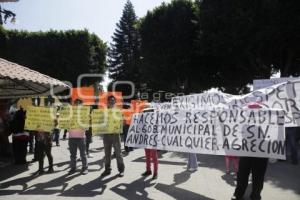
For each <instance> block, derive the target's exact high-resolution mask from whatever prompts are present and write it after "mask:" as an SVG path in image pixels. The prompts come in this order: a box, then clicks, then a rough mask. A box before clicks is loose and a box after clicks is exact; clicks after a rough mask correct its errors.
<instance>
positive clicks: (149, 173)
mask: <svg viewBox="0 0 300 200" xmlns="http://www.w3.org/2000/svg"><path fill="white" fill-rule="evenodd" d="M151 174H152V172H151V171H145V172H144V173H142V176H150V175H151Z"/></svg>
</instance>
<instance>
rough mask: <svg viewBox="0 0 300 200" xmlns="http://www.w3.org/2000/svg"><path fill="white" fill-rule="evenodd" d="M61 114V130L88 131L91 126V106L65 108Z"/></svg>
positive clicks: (59, 121) (62, 108) (61, 110)
mask: <svg viewBox="0 0 300 200" xmlns="http://www.w3.org/2000/svg"><path fill="white" fill-rule="evenodd" d="M59 114H60V115H59V119H58V124H59V128H61V129H88V128H89V126H90V107H89V106H63V107H61V108H60V110H59Z"/></svg>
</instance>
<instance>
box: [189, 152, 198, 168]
mask: <svg viewBox="0 0 300 200" xmlns="http://www.w3.org/2000/svg"><path fill="white" fill-rule="evenodd" d="M187 170H188V171H189V172H194V171H197V170H198V163H197V154H195V153H188V163H187Z"/></svg>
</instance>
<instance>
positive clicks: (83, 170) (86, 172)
mask: <svg viewBox="0 0 300 200" xmlns="http://www.w3.org/2000/svg"><path fill="white" fill-rule="evenodd" d="M81 173H82V174H83V175H86V174H88V173H89V171H88V169H87V168H82V170H81Z"/></svg>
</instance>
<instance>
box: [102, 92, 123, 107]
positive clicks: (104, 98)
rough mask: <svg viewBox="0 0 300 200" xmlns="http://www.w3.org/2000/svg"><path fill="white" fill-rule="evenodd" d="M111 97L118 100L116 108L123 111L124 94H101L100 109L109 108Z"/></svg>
mask: <svg viewBox="0 0 300 200" xmlns="http://www.w3.org/2000/svg"><path fill="white" fill-rule="evenodd" d="M109 96H114V97H115V98H116V104H115V106H116V107H117V108H120V109H122V107H123V97H122V92H101V93H100V94H99V104H98V108H106V107H107V98H108V97H109Z"/></svg>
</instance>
